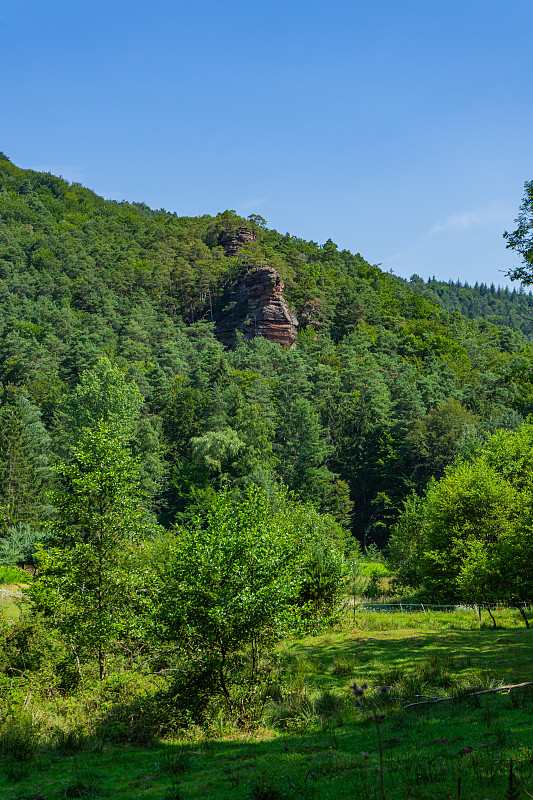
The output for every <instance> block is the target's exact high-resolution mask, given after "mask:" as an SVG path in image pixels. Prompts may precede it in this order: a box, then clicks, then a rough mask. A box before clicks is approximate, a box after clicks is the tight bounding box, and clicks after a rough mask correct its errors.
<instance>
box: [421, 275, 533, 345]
mask: <svg viewBox="0 0 533 800" xmlns="http://www.w3.org/2000/svg"><path fill="white" fill-rule="evenodd" d="M409 286H410V287H411V288H412V289H413V290H414V291H415V292H416V293H417V294H420V295H421V296H422V297H427V298H428V299H429V300H432V301H433V302H434V303H437V304H438V305H439V306H441V307H442V308H444V309H445V310H446V311H460V312H461V314H464V315H465V317H468V318H469V319H486V320H487V322H492V323H494V324H495V325H506V326H507V327H509V328H516V329H518V330H520V331H522V333H523V334H524V336H525V337H526V338H527V339H529V340H531V338H533V295H532V294H531V292H526V291H524V289H523V287H522V286H520V287H519V288H518V289H516V288H513V289H509V287H508V286H504V287H501V286H498V287H496V286H495V285H494V284H493V283H492V284H491V285H490V286H487V284H485V283H476V284H475V286H469V285H468V283H461V282H460V281H457V282H454V281H447V282H445V281H437V280H435V278H428V280H427V281H423V280H422V278H420V277H419V276H418V275H412V276H411V278H410V280H409Z"/></svg>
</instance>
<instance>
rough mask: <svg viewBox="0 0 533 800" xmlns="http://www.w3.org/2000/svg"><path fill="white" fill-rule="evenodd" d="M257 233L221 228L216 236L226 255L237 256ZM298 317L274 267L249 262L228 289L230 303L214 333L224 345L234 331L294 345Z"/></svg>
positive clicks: (228, 342) (291, 346) (244, 229)
mask: <svg viewBox="0 0 533 800" xmlns="http://www.w3.org/2000/svg"><path fill="white" fill-rule="evenodd" d="M255 241H256V235H255V233H254V231H252V230H250V229H249V228H237V230H234V231H224V232H223V233H221V234H220V235H219V237H218V243H219V244H220V245H222V247H223V248H224V250H225V251H226V255H228V256H236V255H237V254H238V252H239V250H241V248H242V247H244V245H245V244H248V242H255ZM297 327H298V320H297V319H296V317H295V315H294V314H292V313H291V312H290V311H289V309H288V307H287V303H286V302H285V299H284V297H283V283H282V281H281V278H280V276H279V274H278V273H277V271H276V270H275V269H274V268H273V267H269V266H267V265H266V264H249V265H248V266H246V267H244V269H243V271H242V273H241V275H240V276H239V278H238V279H237V280H236V281H235V283H234V284H233V286H232V287H231V289H230V295H229V304H228V305H227V307H226V308H225V309H224V312H223V316H222V318H221V319H220V320H219V322H218V324H217V327H216V333H217V336H218V338H219V339H220V340H221V342H222V343H223V344H225V345H226V346H228V347H229V346H231V345H232V343H233V339H234V332H235V331H242V332H243V333H244V336H245V338H246V339H253V338H254V337H255V336H263V337H264V338H265V339H268V340H269V341H270V342H277V343H278V344H281V345H282V346H283V347H287V348H293V347H294V343H295V341H296V329H297Z"/></svg>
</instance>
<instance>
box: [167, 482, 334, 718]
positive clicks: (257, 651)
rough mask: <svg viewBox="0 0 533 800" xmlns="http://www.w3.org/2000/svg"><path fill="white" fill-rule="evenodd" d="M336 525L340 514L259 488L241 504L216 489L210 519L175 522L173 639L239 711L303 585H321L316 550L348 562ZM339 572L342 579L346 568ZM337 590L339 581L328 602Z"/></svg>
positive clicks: (170, 590) (170, 595) (170, 593)
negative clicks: (338, 547) (313, 570)
mask: <svg viewBox="0 0 533 800" xmlns="http://www.w3.org/2000/svg"><path fill="white" fill-rule="evenodd" d="M336 531H337V529H336V527H335V523H334V522H333V521H332V520H331V518H327V517H321V516H320V515H319V514H318V513H317V512H316V511H315V510H314V509H313V508H312V507H310V506H304V505H301V504H299V503H296V502H294V501H293V500H291V499H290V497H289V496H288V495H287V493H286V492H285V491H284V490H283V491H282V490H279V491H278V494H277V495H276V497H274V498H273V499H269V498H268V497H267V496H266V494H265V493H264V492H262V491H261V490H259V489H258V488H257V487H255V486H252V487H250V489H249V490H248V492H247V494H246V496H245V499H244V500H243V501H242V502H239V503H235V502H234V501H233V500H232V496H231V495H230V494H228V493H227V492H220V493H219V494H217V495H214V497H213V499H212V502H211V504H210V506H209V507H208V508H207V509H206V511H205V513H204V516H203V518H201V519H200V518H198V519H197V520H196V524H195V525H193V526H191V527H190V528H177V529H176V530H175V534H174V536H172V537H171V538H170V539H169V540H167V544H168V548H167V552H166V554H164V555H162V554H161V550H160V549H158V550H157V561H158V563H159V565H160V571H161V576H160V579H161V592H160V601H161V607H160V621H161V623H162V624H163V625H164V627H165V628H166V635H167V639H168V640H169V641H171V642H173V643H174V644H175V646H176V647H177V648H179V649H180V650H181V652H182V654H183V656H184V659H185V660H186V661H187V662H188V663H191V662H196V663H198V664H199V667H200V668H201V670H203V671H204V672H207V673H209V675H210V687H211V689H210V691H211V693H212V694H217V693H220V694H221V695H222V696H223V697H224V699H225V702H226V705H227V707H228V710H229V711H230V712H233V711H236V710H240V711H241V712H242V710H243V709H244V708H245V706H246V704H247V702H248V701H249V700H250V698H251V696H252V694H253V692H254V690H255V688H256V685H257V679H258V669H259V659H260V656H261V654H262V653H263V652H264V650H265V648H266V647H267V646H269V645H270V644H271V643H272V642H273V641H274V640H275V638H276V637H277V636H278V635H279V634H280V633H281V632H282V631H283V630H284V626H285V625H286V623H287V621H288V619H290V618H291V617H292V615H293V614H294V612H295V610H296V608H297V602H298V598H299V596H300V592H301V589H302V587H303V586H304V585H305V586H308V587H309V591H311V590H312V589H313V588H316V587H314V586H311V583H310V580H311V578H310V574H309V571H308V570H307V568H308V567H309V565H310V562H312V561H313V556H314V555H315V553H316V551H317V549H318V548H322V557H323V561H325V560H326V559H329V560H330V561H334V562H335V564H336V565H338V564H339V557H338V556H337V557H334V555H329V552H330V550H331V549H334V548H335V543H334V542H332V536H334V535H335V532H336ZM335 575H336V576H337V581H340V569H339V570H338V574H337V572H335ZM311 577H315V576H311ZM319 588H320V590H321V591H322V590H323V589H324V587H322V586H321V587H319ZM332 594H334V587H333V586H332V585H331V581H330V583H329V585H328V587H327V599H328V600H330V599H331V597H332ZM306 599H307V598H306ZM313 599H315V595H314V594H313ZM237 688H238V690H237V691H236V689H237ZM190 691H191V692H193V691H194V689H192V688H191V689H190Z"/></svg>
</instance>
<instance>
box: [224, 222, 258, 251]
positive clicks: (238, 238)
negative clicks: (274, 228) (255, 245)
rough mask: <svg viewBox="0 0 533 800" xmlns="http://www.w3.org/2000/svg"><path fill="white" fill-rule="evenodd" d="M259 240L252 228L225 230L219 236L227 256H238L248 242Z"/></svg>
mask: <svg viewBox="0 0 533 800" xmlns="http://www.w3.org/2000/svg"><path fill="white" fill-rule="evenodd" d="M255 241H257V237H256V235H255V233H254V232H253V231H251V230H250V228H237V230H235V231H224V232H223V233H220V234H219V236H218V243H219V245H221V246H222V247H223V248H224V250H225V251H226V255H227V256H236V255H237V253H238V252H239V250H240V249H241V247H244V245H245V244H248V242H255Z"/></svg>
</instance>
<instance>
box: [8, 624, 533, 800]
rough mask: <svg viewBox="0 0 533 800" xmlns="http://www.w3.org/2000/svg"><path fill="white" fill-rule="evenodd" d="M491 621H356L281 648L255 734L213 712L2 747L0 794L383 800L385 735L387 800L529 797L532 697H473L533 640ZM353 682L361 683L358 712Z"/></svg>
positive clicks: (515, 675)
mask: <svg viewBox="0 0 533 800" xmlns="http://www.w3.org/2000/svg"><path fill="white" fill-rule="evenodd" d="M497 621H498V623H499V625H501V626H502V627H500V628H498V629H497V630H491V629H489V628H487V629H480V626H479V621H478V620H477V618H476V616H475V614H474V613H473V612H472V611H470V612H468V611H465V612H455V613H449V614H440V613H435V614H423V613H421V614H396V613H394V614H384V613H360V614H358V615H357V617H356V620H355V625H354V624H352V623H351V621H350V622H348V621H347V622H346V625H345V626H343V630H338V631H333V632H330V633H327V634H323V635H320V636H315V637H308V638H305V639H300V640H294V641H288V642H284V643H283V645H282V646H280V647H279V648H278V650H277V653H276V663H277V666H276V670H277V671H276V673H275V675H276V676H277V678H276V680H278V681H279V692H278V694H277V695H276V693H275V692H274V693H273V694H274V699H273V700H272V701H271V703H270V705H269V707H268V708H267V710H266V718H265V723H264V725H263V726H262V727H260V728H259V729H258V730H255V731H239V730H236V729H235V728H234V727H232V726H231V725H229V724H228V723H227V721H226V720H225V719H224V716H223V715H222V713H220V715H219V717H218V718H217V719H215V720H214V722H213V724H212V728H211V731H210V734H209V735H206V734H205V732H202V731H200V730H198V729H191V730H189V731H187V733H186V734H184V736H183V738H182V739H181V740H180V741H174V742H159V743H156V744H155V745H153V746H151V747H144V748H135V747H129V746H123V747H116V746H114V747H110V746H109V747H108V746H106V745H105V744H104V743H102V742H101V741H98V740H92V741H89V742H83V741H81V740H80V739H78V740H77V739H76V737H72V738H71V739H67V740H65V741H64V742H63V743H62V745H61V746H57V745H56V746H55V748H52V747H51V746H50V745H48V746H47V745H46V743H41V744H40V743H39V742H35V746H34V747H33V748H29V749H27V752H25V751H24V747H22V750H21V751H20V752H19V753H18V754H17V752H16V749H14V748H11V750H10V749H9V747H7V748H6V747H4V758H3V760H2V762H1V770H0V797H2V798H14V799H15V800H30V798H33V800H52V798H54V800H55V799H56V798H67V797H94V798H96V797H103V798H106V797H107V798H117V800H118V799H119V798H124V800H126V798H127V799H128V800H134V798H145V799H146V800H163V799H164V798H166V799H167V800H178V798H181V800H187V799H188V798H206V800H233V799H234V800H240V799H241V798H242V799H243V800H244V798H252V799H253V800H282V799H285V798H287V799H288V798H294V799H295V800H296V798H298V799H300V798H301V800H304V799H307V798H309V799H310V800H326V798H354V799H355V800H359V799H361V800H366V798H377V800H380V798H381V796H382V794H381V785H380V747H379V744H378V741H379V740H378V736H379V737H380V738H381V742H382V746H381V756H382V759H383V770H382V776H383V784H384V785H383V788H384V793H385V795H386V797H387V798H388V800H396V799H398V800H399V798H427V800H429V798H438V799H439V800H440V798H442V800H444V798H458V797H459V796H460V797H461V798H462V800H477V799H479V800H481V799H482V798H487V799H490V800H492V799H494V800H496V798H502V800H503V798H506V797H507V798H509V797H513V798H515V797H516V798H518V797H521V798H524V799H525V798H527V797H528V796H531V795H533V687H532V688H525V689H521V690H515V691H511V692H508V693H504V694H498V693H492V694H485V695H474V696H468V695H469V694H471V693H472V692H475V691H481V690H484V689H489V688H493V687H496V686H498V685H503V684H508V683H519V682H524V681H528V680H530V679H531V678H532V675H533V669H532V666H533V630H532V631H530V630H526V629H525V628H524V627H523V626H522V623H521V621H520V619H519V617H518V615H517V614H516V613H515V612H511V611H506V612H497ZM489 622H490V620H489ZM354 680H355V681H357V683H358V684H361V683H364V682H367V683H368V685H369V688H368V689H367V690H366V691H365V695H364V696H363V697H362V698H361V707H360V708H355V707H354V698H353V694H352V692H351V689H350V686H351V684H352V683H353V681H354ZM383 684H385V685H387V687H390V691H388V692H387V693H382V692H381V691H380V687H381V685H383ZM417 695H429V696H431V697H434V698H436V697H444V696H453V697H456V698H457V699H454V700H450V701H445V702H440V703H436V704H428V705H420V706H413V707H411V708H405V706H406V705H408V703H409V702H414V701H416V700H423V699H424V698H422V697H418V698H417V697H416V696H417ZM32 708H33V707H32V704H31V700H30V701H29V702H28V710H29V711H31V710H32ZM32 713H35V714H36V715H38V713H39V712H38V709H37V708H36V707H35V708H33V712H32ZM381 714H383V715H385V716H384V718H383V719H382V720H380V719H378V720H377V721H376V715H381ZM368 715H371V717H372V718H371V719H368ZM511 758H512V759H513V770H514V775H515V776H516V779H517V781H518V787H517V788H516V791H518V792H519V794H516V791H515V794H514V795H511V794H509V791H510V790H509V777H508V775H509V761H510V759H511ZM459 776H460V780H461V786H460V795H459V788H458V781H459ZM526 792H529V793H530V795H528V794H527V793H526Z"/></svg>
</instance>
